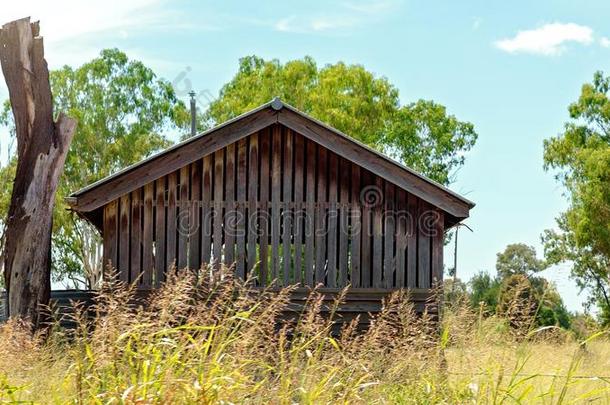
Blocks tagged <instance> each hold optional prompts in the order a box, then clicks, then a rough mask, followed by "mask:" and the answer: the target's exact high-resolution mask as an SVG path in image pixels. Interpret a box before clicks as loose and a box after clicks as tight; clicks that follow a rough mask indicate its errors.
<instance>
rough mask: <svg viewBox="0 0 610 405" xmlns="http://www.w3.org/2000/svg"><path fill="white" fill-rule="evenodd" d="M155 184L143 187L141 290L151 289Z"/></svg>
mask: <svg viewBox="0 0 610 405" xmlns="http://www.w3.org/2000/svg"><path fill="white" fill-rule="evenodd" d="M154 186H155V183H154V182H152V183H148V184H145V185H144V207H143V218H142V273H143V275H142V288H150V287H152V281H153V271H154V266H153V262H154V256H153V222H154V217H153V195H154V191H155V190H154V188H155V187H154Z"/></svg>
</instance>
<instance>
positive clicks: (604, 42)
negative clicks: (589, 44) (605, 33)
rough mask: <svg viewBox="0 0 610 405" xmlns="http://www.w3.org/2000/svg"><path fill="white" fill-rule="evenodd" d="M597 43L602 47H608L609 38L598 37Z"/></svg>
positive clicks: (609, 44)
mask: <svg viewBox="0 0 610 405" xmlns="http://www.w3.org/2000/svg"><path fill="white" fill-rule="evenodd" d="M599 44H600V45H601V46H603V47H604V48H610V39H608V38H607V37H601V38H600V39H599Z"/></svg>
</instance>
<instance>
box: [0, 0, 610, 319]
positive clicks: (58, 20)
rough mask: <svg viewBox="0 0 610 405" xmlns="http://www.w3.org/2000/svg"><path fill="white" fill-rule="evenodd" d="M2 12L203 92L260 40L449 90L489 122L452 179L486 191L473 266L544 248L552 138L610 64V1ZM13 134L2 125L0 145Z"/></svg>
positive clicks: (559, 271) (567, 288)
mask: <svg viewBox="0 0 610 405" xmlns="http://www.w3.org/2000/svg"><path fill="white" fill-rule="evenodd" d="M0 15H1V17H2V18H0V20H1V21H3V22H4V21H9V20H11V19H14V18H19V17H23V16H27V15H31V16H32V17H33V18H35V19H40V20H41V32H42V34H43V35H44V36H45V45H46V56H47V60H48V61H49V64H50V66H51V68H53V67H59V66H61V65H63V64H69V65H78V64H80V63H82V62H84V61H86V60H88V59H91V58H92V57H94V56H95V55H96V54H97V53H98V52H99V51H100V50H101V49H103V48H108V47H118V48H120V49H122V50H124V51H125V52H127V53H128V54H129V55H130V56H131V57H133V58H137V59H140V60H142V61H143V62H145V63H146V64H147V65H149V66H150V67H152V68H153V69H154V70H155V71H156V72H157V73H158V74H159V75H160V76H162V77H165V78H166V79H168V80H170V81H172V82H174V83H175V85H176V87H177V89H178V91H179V94H180V95H181V97H183V98H184V99H185V100H186V99H187V95H186V93H187V91H188V90H190V89H191V88H192V89H194V90H195V91H197V92H198V93H199V94H200V96H199V100H200V103H204V102H205V100H206V99H208V98H209V97H213V96H215V95H216V94H217V93H218V90H219V89H220V87H221V86H222V84H223V83H225V82H227V81H228V80H230V79H231V77H232V76H233V75H234V73H235V71H236V69H237V61H238V59H239V58H240V57H242V56H245V55H252V54H256V55H259V56H262V57H264V58H278V59H279V60H280V61H282V62H284V61H287V60H290V59H295V58H301V57H303V56H305V55H311V56H312V57H314V59H315V60H316V61H317V62H318V63H319V64H320V65H323V64H326V63H333V62H337V61H345V62H347V63H359V64H362V65H364V66H365V67H366V68H367V69H369V70H371V71H373V72H375V73H376V74H377V75H380V76H386V77H387V78H388V79H389V80H390V81H391V82H392V83H393V84H394V85H396V87H397V88H398V89H399V90H400V95H401V101H402V102H403V103H408V102H411V101H414V100H417V99H419V98H423V99H433V100H435V101H436V102H439V103H441V104H444V105H445V106H447V108H448V111H449V112H450V113H451V114H454V115H456V116H457V117H458V118H459V119H461V120H467V121H471V122H472V123H474V125H475V127H476V130H477V132H478V133H479V141H478V143H477V145H476V146H475V148H474V150H473V151H472V152H471V153H469V155H468V157H467V162H466V165H465V166H464V167H463V168H462V169H461V170H460V171H459V173H458V175H457V181H456V182H455V184H453V186H452V189H454V190H455V191H457V192H460V193H462V194H464V195H465V196H466V197H468V198H469V199H471V200H473V201H475V202H476V203H477V207H476V208H475V209H474V210H473V211H472V213H471V218H470V219H469V220H468V221H467V223H468V225H469V226H471V227H472V228H473V229H474V232H473V233H470V232H468V231H463V232H462V233H461V234H460V252H459V255H460V257H459V267H458V271H459V273H460V277H462V278H464V279H468V278H469V277H471V276H472V275H473V274H475V273H476V272H478V271H480V270H490V271H494V264H495V256H496V253H497V252H498V251H501V250H503V248H504V247H505V246H506V245H507V244H509V243H513V242H525V243H528V244H532V245H534V246H536V247H537V248H538V250H539V253H541V247H540V243H539V237H540V234H541V232H542V231H543V230H544V229H546V228H549V227H553V226H554V217H555V216H556V215H557V214H558V213H559V212H560V211H561V210H562V209H564V208H565V206H566V202H565V199H564V198H563V197H562V189H561V187H560V186H559V185H558V184H557V183H556V182H555V181H554V179H553V175H552V174H551V173H545V172H544V171H543V168H542V142H543V139H545V138H548V137H550V136H554V135H556V134H558V133H559V132H560V131H561V129H562V126H563V123H564V122H565V121H566V119H567V106H568V104H569V103H570V102H572V101H574V100H576V98H577V97H578V95H579V92H580V87H581V85H582V84H583V83H585V82H587V81H590V80H591V79H592V77H593V73H594V72H595V71H596V70H605V71H610V69H609V65H610V39H609V38H610V28H609V27H608V24H607V21H608V17H610V2H605V1H595V0H589V1H585V2H573V1H536V2H531V1H512V2H490V1H482V0H481V1H460V2H457V1H436V2H416V1H407V0H405V1H400V0H362V1H356V0H345V1H340V2H336V3H331V2H322V1H309V2H287V1H283V2H267V3H265V4H264V5H260V4H258V2H245V1H244V2H238V1H224V2H217V1H214V2H211V1H210V2H196V1H174V2H169V1H163V0H136V1H125V0H106V1H103V2H96V1H90V2H78V1H76V0H69V1H64V0H58V1H54V2H45V1H40V2H34V1H24V0H22V1H19V2H11V4H3V6H2V11H0ZM609 73H610V72H609ZM6 97H7V93H6V89H5V87H4V82H3V81H2V84H0V98H2V99H4V98H6ZM176 138H177V135H176ZM6 148H7V136H6V133H0V157H2V156H4V158H5V156H6ZM451 261H452V254H451V252H450V251H449V250H448V251H447V255H446V262H447V263H451ZM568 274H569V267H568V266H562V267H559V268H553V269H550V270H547V271H546V272H545V275H546V276H547V277H549V278H551V279H553V280H555V282H556V283H557V286H558V288H559V290H560V292H561V293H562V295H563V296H564V299H565V300H566V303H567V304H568V307H569V308H570V309H572V310H576V309H580V308H581V306H580V302H581V301H582V298H583V297H582V296H579V295H578V290H577V288H576V286H575V284H574V282H573V281H571V280H569V279H568V276H567V275H568Z"/></svg>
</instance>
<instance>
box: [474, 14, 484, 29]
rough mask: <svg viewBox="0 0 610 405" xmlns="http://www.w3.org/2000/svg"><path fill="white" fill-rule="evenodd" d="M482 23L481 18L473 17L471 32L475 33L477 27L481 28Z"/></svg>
mask: <svg viewBox="0 0 610 405" xmlns="http://www.w3.org/2000/svg"><path fill="white" fill-rule="evenodd" d="M482 22H483V19H482V18H481V17H474V18H473V19H472V30H473V31H476V30H478V29H479V27H480V26H481V23H482Z"/></svg>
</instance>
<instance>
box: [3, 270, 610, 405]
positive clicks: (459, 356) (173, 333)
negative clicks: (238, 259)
mask: <svg viewBox="0 0 610 405" xmlns="http://www.w3.org/2000/svg"><path fill="white" fill-rule="evenodd" d="M290 291H291V290H290V288H286V289H284V290H282V291H280V292H279V293H278V292H271V291H267V292H263V293H260V294H258V293H253V292H252V291H251V289H249V288H248V286H247V285H244V284H243V283H242V282H240V281H238V280H231V279H225V280H223V281H217V282H215V283H208V284H201V283H197V282H196V277H195V276H194V275H193V274H192V273H184V274H181V275H180V276H179V277H173V278H172V279H171V280H170V281H169V282H168V283H166V284H165V286H164V287H163V288H161V289H159V290H158V291H156V292H155V293H154V295H153V296H151V297H150V298H149V299H148V301H147V302H146V303H144V302H140V301H138V298H137V297H136V294H135V291H134V290H133V287H130V286H126V285H121V284H117V283H113V284H108V285H105V286H104V289H103V290H102V291H101V292H100V295H99V297H98V299H97V305H96V307H95V315H94V316H93V317H90V316H89V317H88V316H87V314H86V313H85V310H84V309H83V308H76V315H75V320H76V323H77V325H78V326H77V328H76V330H73V331H66V330H62V329H61V328H59V327H54V328H52V330H51V331H50V332H48V333H47V334H46V335H45V337H44V338H43V337H42V336H34V337H32V336H30V335H29V334H28V332H27V328H24V327H23V326H22V325H20V324H18V323H16V322H9V323H7V324H5V325H3V326H2V327H1V328H0V339H1V342H2V343H3V344H2V346H1V347H0V399H1V400H3V401H26V402H27V401H31V402H37V403H67V402H70V403H204V404H207V403H277V404H292V403H312V404H313V403H316V404H317V403H418V404H419V403H430V404H433V403H434V404H437V403H475V404H476V403H522V402H523V403H528V402H537V403H582V402H588V401H600V402H601V403H605V402H609V403H610V381H609V380H608V379H606V378H603V377H605V376H607V375H609V374H610V343H609V342H608V340H607V336H606V335H605V334H604V333H598V334H596V335H593V336H592V337H591V338H590V339H589V341H587V342H577V341H575V339H574V338H572V337H571V336H570V335H569V334H568V333H566V332H565V331H560V330H557V329H555V328H546V329H542V330H527V331H517V332H515V330H514V329H515V328H514V326H512V327H511V326H509V325H511V322H510V320H509V319H501V318H495V317H491V318H490V317H485V316H482V313H475V312H473V311H471V310H470V309H469V308H468V307H467V306H466V305H459V304H458V305H455V306H452V307H447V308H446V309H445V311H444V313H443V317H442V321H441V323H440V324H438V323H435V322H434V321H433V319H431V318H430V317H428V316H426V315H424V316H418V315H416V314H415V311H414V309H413V307H412V305H411V304H410V303H409V302H408V300H407V299H406V298H407V293H405V292H397V293H396V294H394V295H392V296H391V297H390V298H389V299H388V300H387V302H386V303H385V306H384V310H383V311H382V312H381V313H380V314H379V315H378V316H376V317H375V318H374V320H373V322H372V324H371V327H370V328H369V329H368V331H366V332H365V333H357V331H356V323H355V322H352V323H350V324H347V325H344V326H343V328H342V330H341V333H340V334H339V335H337V334H335V333H332V330H333V322H332V318H330V319H329V318H328V317H326V318H325V317H322V316H321V311H320V309H321V305H322V299H321V296H320V295H319V294H317V293H316V292H315V291H314V292H312V294H311V295H310V297H309V299H308V302H307V305H306V308H305V310H304V312H303V313H302V314H300V315H299V316H298V317H296V318H295V320H294V322H292V323H290V324H283V325H279V326H278V322H277V321H278V318H279V316H280V314H281V313H282V311H283V310H284V309H285V308H286V305H287V303H288V298H289V295H290ZM340 300H341V297H339V299H338V301H340ZM338 304H339V302H337V303H336V305H338ZM520 324H523V325H526V324H527V323H526V322H522V323H520ZM589 376H599V377H596V378H589Z"/></svg>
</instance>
